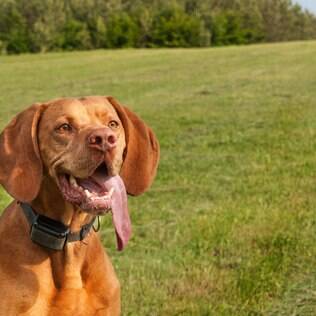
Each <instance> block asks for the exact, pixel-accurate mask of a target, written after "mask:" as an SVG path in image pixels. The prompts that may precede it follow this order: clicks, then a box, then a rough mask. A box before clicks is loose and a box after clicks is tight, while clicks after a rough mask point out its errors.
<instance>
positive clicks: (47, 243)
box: [19, 202, 96, 250]
mask: <svg viewBox="0 0 316 316" xmlns="http://www.w3.org/2000/svg"><path fill="white" fill-rule="evenodd" d="M19 204H20V206H21V208H22V210H23V212H24V215H25V217H26V219H27V221H28V222H29V224H30V226H31V230H30V235H31V240H32V241H33V242H34V243H36V244H38V245H40V246H43V247H45V248H48V249H52V250H63V249H64V247H65V245H66V243H67V242H74V241H82V240H83V239H84V238H85V237H86V236H87V235H88V233H89V231H90V229H91V228H92V227H93V224H94V221H95V219H96V217H93V219H92V220H91V221H90V222H89V223H88V224H85V225H83V226H82V227H81V229H80V231H77V232H72V231H70V229H69V227H68V226H66V225H64V224H63V223H62V222H59V221H56V220H54V219H51V218H49V217H46V216H44V215H40V214H37V213H36V212H35V211H34V210H33V209H32V207H31V205H29V204H27V203H22V202H19Z"/></svg>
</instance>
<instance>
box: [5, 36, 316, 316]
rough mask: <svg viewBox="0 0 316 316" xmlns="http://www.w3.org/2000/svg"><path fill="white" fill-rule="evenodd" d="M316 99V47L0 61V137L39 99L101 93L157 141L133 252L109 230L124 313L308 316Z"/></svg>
mask: <svg viewBox="0 0 316 316" xmlns="http://www.w3.org/2000/svg"><path fill="white" fill-rule="evenodd" d="M315 87H316V42H301V43H291V44H275V45H262V46H259V45H258V46H257V45H254V46H250V47H228V48H216V49H186V50H185V49H174V50H164V49H163V50H116V51H94V52H81V53H63V54H62V53H56V54H47V55H24V56H17V57H16V56H15V57H0V127H3V126H4V125H5V123H7V122H8V121H9V119H10V118H11V117H12V115H13V114H14V113H16V112H17V111H19V110H21V109H23V108H24V107H25V106H27V105H29V104H31V103H32V102H35V101H41V100H43V101H45V100H48V99H51V98H55V97H59V96H77V95H93V94H101V95H103V94H107V95H113V96H115V97H116V98H118V99H119V100H120V101H121V102H124V103H125V104H128V105H129V106H130V108H132V109H133V110H134V111H136V112H137V113H138V114H140V115H141V116H142V117H143V118H144V119H145V120H146V121H147V122H148V123H149V124H150V126H152V127H153V129H154V130H155V132H156V134H157V135H158V138H159V140H160V143H161V163H160V168H159V173H158V177H157V179H156V181H155V183H154V185H153V187H152V189H151V190H150V191H149V192H148V193H146V194H145V195H143V196H142V197H138V198H130V199H129V205H130V210H131V216H132V222H133V229H134V235H133V239H132V240H131V242H130V244H129V246H128V247H127V249H126V251H124V252H123V253H118V252H116V251H115V240H114V234H113V229H112V228H111V224H110V219H109V218H107V219H105V221H104V222H103V230H102V236H103V241H104V245H105V246H106V247H107V249H108V252H109V254H110V256H111V258H112V261H113V263H114V265H115V268H116V271H117V273H118V276H119V278H120V280H121V284H122V292H123V293H122V295H123V315H135V316H144V315H150V316H155V315H201V316H203V315H204V316H206V315H229V316H230V315H249V316H250V315H252V316H254V315H273V316H275V315H281V316H283V315H284V316H288V315H296V316H307V315H308V316H311V315H316V294H315V293H316V268H315V267H316V246H315V242H316V216H315V215H316V214H315V213H316V212H315V209H316V183H315V175H316V88H315ZM7 201H8V198H7V197H6V196H5V195H4V194H2V196H1V202H0V204H1V207H3V206H4V205H5V204H6V203H7Z"/></svg>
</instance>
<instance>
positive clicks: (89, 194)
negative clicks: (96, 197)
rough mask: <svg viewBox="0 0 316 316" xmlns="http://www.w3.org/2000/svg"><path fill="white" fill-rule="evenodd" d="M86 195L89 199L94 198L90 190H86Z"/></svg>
mask: <svg viewBox="0 0 316 316" xmlns="http://www.w3.org/2000/svg"><path fill="white" fill-rule="evenodd" d="M84 193H85V194H86V196H87V197H88V198H89V197H91V196H92V194H91V192H89V190H84Z"/></svg>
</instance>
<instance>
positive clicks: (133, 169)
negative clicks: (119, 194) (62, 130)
mask: <svg viewBox="0 0 316 316" xmlns="http://www.w3.org/2000/svg"><path fill="white" fill-rule="evenodd" d="M65 113H67V115H70V114H71V117H72V119H73V120H75V121H76V122H75V123H74V124H77V127H78V130H80V133H78V135H77V136H76V140H75V141H74V142H75V146H68V147H67V149H65V148H66V147H62V145H61V143H60V142H59V143H58V142H57V141H55V140H54V138H53V137H52V136H51V134H50V133H51V131H52V130H53V129H54V127H53V126H50V125H51V124H54V122H56V121H58V119H59V118H60V117H62V116H63V115H65ZM113 116H115V117H116V119H118V120H119V121H120V122H121V123H122V129H121V130H119V131H118V134H117V135H118V146H117V149H116V150H115V151H114V152H113V153H112V154H111V155H109V156H108V157H106V159H108V160H109V161H110V162H111V168H112V169H111V170H110V172H111V173H113V174H114V175H115V174H117V173H120V175H121V177H122V179H123V181H124V183H125V186H126V189H127V192H128V193H129V194H132V195H138V194H140V193H142V192H144V191H145V190H146V189H148V188H149V186H150V185H151V183H152V181H153V179H154V177H155V174H156V169H157V164H158V160H159V144H158V142H157V139H156V137H155V135H154V134H153V132H152V131H151V130H150V129H149V128H148V127H147V125H146V124H145V123H144V122H143V121H141V120H140V119H139V118H138V117H137V116H136V115H135V114H134V113H132V112H131V111H130V110H128V109H127V108H125V107H123V106H121V105H120V104H119V103H118V102H117V101H115V100H114V99H113V98H110V97H85V98H68V99H59V100H54V101H50V102H47V103H44V104H35V105H33V106H31V107H30V108H28V109H26V110H25V111H23V112H22V113H20V114H18V115H17V116H16V117H15V118H14V119H13V120H12V122H11V123H10V124H9V125H8V126H7V127H6V128H5V130H4V131H3V133H2V134H1V136H0V183H1V184H2V185H3V186H4V188H5V189H6V190H7V192H8V193H9V194H10V195H12V196H13V197H14V199H15V200H14V201H13V202H12V203H11V204H10V205H9V206H8V207H7V209H6V210H5V211H4V213H3V215H2V217H1V219H0V293H1V295H0V316H14V315H25V316H35V315H36V316H38V315H41V316H67V315H69V316H70V315H71V316H73V315H77V316H90V315H91V316H92V315H94V316H101V315H102V316H105V315H109V316H110V315H111V316H112V315H113V316H115V315H119V314H120V285H119V282H118V280H117V277H116V275H115V272H114V269H113V266H112V264H111V262H110V260H109V258H108V256H107V254H106V253H105V252H104V250H103V247H102V244H101V241H100V238H99V236H98V234H97V233H95V232H94V231H92V232H91V233H90V234H89V235H88V236H87V237H86V238H85V240H84V241H83V242H74V243H68V244H66V246H65V248H64V250H63V251H53V250H48V249H46V248H43V247H41V246H38V245H36V244H34V243H33V242H32V241H31V240H30V235H29V230H30V227H29V224H28V222H27V220H26V218H25V216H24V214H23V212H22V211H21V208H20V205H19V203H18V201H23V202H28V203H30V204H31V205H32V207H33V208H34V209H35V210H36V211H37V212H38V213H40V214H43V215H46V216H49V217H51V218H54V219H56V220H59V221H62V222H63V223H64V224H66V225H69V226H70V228H71V230H72V231H76V230H78V229H80V227H81V226H82V225H84V224H86V223H87V222H89V221H90V220H91V218H92V215H91V214H89V213H86V212H83V211H82V210H80V209H79V208H78V207H76V206H74V205H72V204H69V203H68V202H66V201H65V200H64V199H63V198H62V195H61V193H60V191H59V189H58V186H57V184H56V177H57V171H58V166H57V165H58V164H57V163H56V161H62V165H63V168H67V170H68V169H69V170H70V171H71V173H72V174H75V175H76V176H79V177H85V176H87V175H88V174H89V172H91V170H92V169H93V168H95V164H96V161H98V160H99V159H101V158H99V157H95V156H93V155H94V154H93V153H92V152H90V151H89V150H87V148H86V147H85V145H84V135H85V133H86V132H85V131H90V130H91V129H93V128H97V127H98V126H102V122H103V121H104V120H108V119H109V117H113ZM79 134H80V135H79ZM61 148H63V149H62V150H61ZM74 157H77V158H76V159H74ZM79 157H80V159H79Z"/></svg>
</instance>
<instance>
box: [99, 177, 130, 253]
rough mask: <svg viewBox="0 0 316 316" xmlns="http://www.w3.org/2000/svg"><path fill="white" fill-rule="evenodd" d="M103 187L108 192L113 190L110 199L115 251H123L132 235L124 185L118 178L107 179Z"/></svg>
mask: <svg viewBox="0 0 316 316" xmlns="http://www.w3.org/2000/svg"><path fill="white" fill-rule="evenodd" d="M103 185H104V186H105V188H106V189H107V190H108V191H109V190H110V189H111V188H114V192H113V195H112V199H111V202H112V218H113V225H114V228H115V233H116V240H117V249H118V250H123V248H124V247H125V246H126V244H127V242H128V240H129V238H130V236H131V233H132V227H131V219H130V217H129V213H128V208H127V194H126V189H125V185H124V182H123V180H122V178H121V177H120V176H115V177H110V178H107V179H106V180H105V181H104V182H103Z"/></svg>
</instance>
